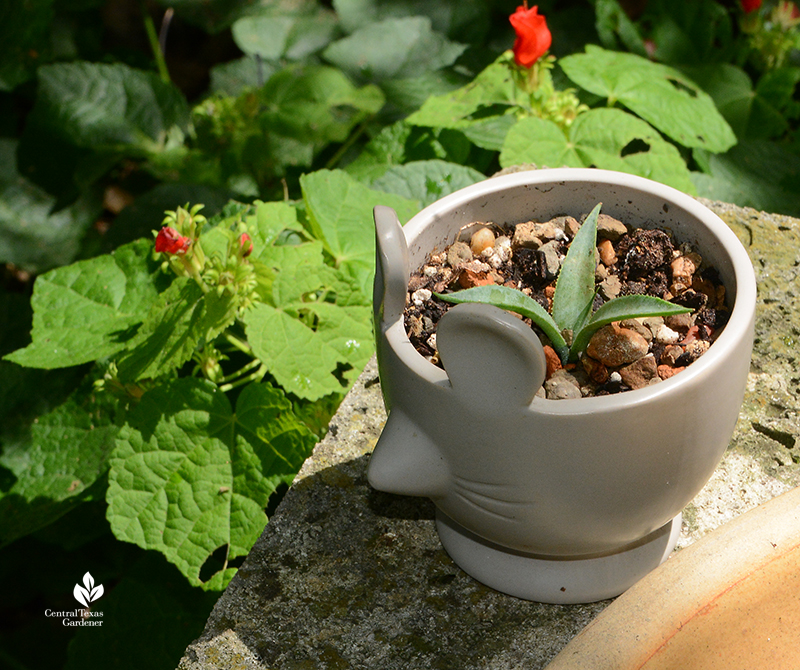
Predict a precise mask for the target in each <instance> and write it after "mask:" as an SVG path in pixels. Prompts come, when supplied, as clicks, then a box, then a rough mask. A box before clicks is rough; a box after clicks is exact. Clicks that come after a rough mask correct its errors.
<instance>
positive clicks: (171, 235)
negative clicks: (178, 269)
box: [156, 226, 192, 254]
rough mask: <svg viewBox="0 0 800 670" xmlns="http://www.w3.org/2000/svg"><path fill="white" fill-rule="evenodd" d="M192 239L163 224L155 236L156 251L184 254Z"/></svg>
mask: <svg viewBox="0 0 800 670" xmlns="http://www.w3.org/2000/svg"><path fill="white" fill-rule="evenodd" d="M191 244H192V241H191V240H190V239H189V238H188V237H184V236H183V235H181V234H180V233H178V231H177V230H175V229H174V228H170V227H169V226H164V227H163V228H162V229H161V230H159V231H158V235H157V236H156V251H157V252H158V253H168V254H185V253H186V251H187V250H188V249H189V246H190V245H191Z"/></svg>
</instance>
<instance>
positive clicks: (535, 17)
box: [508, 6, 553, 67]
mask: <svg viewBox="0 0 800 670" xmlns="http://www.w3.org/2000/svg"><path fill="white" fill-rule="evenodd" d="M508 20H509V21H511V25H512V26H513V27H514V32H516V33H517V39H516V41H515V42H514V61H515V62H516V64H517V65H521V66H522V67H531V66H532V65H533V64H534V63H535V62H536V61H537V60H539V59H540V58H541V57H542V56H544V54H545V53H546V52H547V50H548V49H549V48H550V43H551V42H552V41H553V36H552V35H551V34H550V30H549V29H548V27H547V22H546V21H545V18H544V16H542V15H541V14H539V7H538V6H534V7H532V8H531V9H528V7H527V6H523V7H517V11H516V12H514V13H513V14H512V15H511V16H509V17H508Z"/></svg>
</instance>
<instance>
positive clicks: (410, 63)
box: [322, 16, 466, 82]
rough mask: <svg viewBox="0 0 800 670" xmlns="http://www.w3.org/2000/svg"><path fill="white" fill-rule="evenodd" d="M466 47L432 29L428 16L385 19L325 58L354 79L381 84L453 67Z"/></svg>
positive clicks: (340, 43) (326, 53)
mask: <svg viewBox="0 0 800 670" xmlns="http://www.w3.org/2000/svg"><path fill="white" fill-rule="evenodd" d="M465 48H466V47H465V45H463V44H458V43H456V42H451V41H449V40H448V39H447V38H445V37H444V36H442V35H440V34H439V33H437V32H435V31H434V30H433V29H432V28H431V21H430V19H428V18H427V17H422V16H415V17H407V18H396V19H385V20H383V21H380V22H378V23H371V24H369V25H367V26H365V27H363V28H360V29H359V30H357V31H356V32H354V33H353V34H352V35H350V36H348V37H345V38H343V39H341V40H338V41H336V42H334V43H333V44H331V45H330V46H329V47H328V48H327V49H325V51H324V52H323V54H322V56H323V58H324V59H325V60H327V61H328V62H329V63H333V64H334V65H336V66H337V67H339V68H341V69H342V70H344V71H345V72H346V73H347V74H349V75H351V76H352V77H357V78H362V79H365V80H367V81H373V82H380V81H385V80H387V79H407V78H410V77H418V76H420V75H422V74H423V73H425V72H427V71H430V70H438V69H440V68H443V67H446V66H448V65H452V64H453V63H454V62H455V60H456V58H458V57H459V56H460V55H461V53H462V52H463V51H464V49H465Z"/></svg>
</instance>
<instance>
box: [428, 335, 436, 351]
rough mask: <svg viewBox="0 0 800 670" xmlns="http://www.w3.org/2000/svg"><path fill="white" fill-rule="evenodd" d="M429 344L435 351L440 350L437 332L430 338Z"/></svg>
mask: <svg viewBox="0 0 800 670" xmlns="http://www.w3.org/2000/svg"><path fill="white" fill-rule="evenodd" d="M428 346H429V347H430V348H431V349H433V350H434V351H438V349H437V348H436V333H433V335H431V336H430V337H429V338H428Z"/></svg>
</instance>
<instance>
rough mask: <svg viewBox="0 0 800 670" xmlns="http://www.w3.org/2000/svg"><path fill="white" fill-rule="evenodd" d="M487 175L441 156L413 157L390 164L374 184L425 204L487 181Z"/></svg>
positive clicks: (372, 185)
mask: <svg viewBox="0 0 800 670" xmlns="http://www.w3.org/2000/svg"><path fill="white" fill-rule="evenodd" d="M484 179H485V176H484V175H483V174H482V173H480V172H478V171H477V170H473V169H472V168H470V167H467V166H462V165H458V164H456V163H448V162H446V161H440V160H430V161H412V162H411V163H406V164H405V165H398V166H396V167H391V168H389V169H388V170H387V171H386V172H385V173H384V174H383V175H382V176H380V177H378V178H377V179H376V180H375V181H373V182H372V184H371V185H370V186H371V188H373V189H376V190H379V191H384V192H386V193H394V194H396V195H400V196H402V197H404V198H407V199H409V200H418V201H419V202H421V203H422V206H423V207H427V206H428V205H430V204H431V203H434V202H436V201H437V200H439V199H440V198H442V197H444V196H446V195H448V194H450V193H453V192H454V191H457V190H458V189H460V188H464V187H466V186H470V185H471V184H474V183H476V182H479V181H483V180H484Z"/></svg>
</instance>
